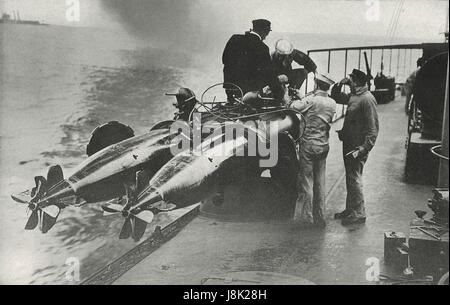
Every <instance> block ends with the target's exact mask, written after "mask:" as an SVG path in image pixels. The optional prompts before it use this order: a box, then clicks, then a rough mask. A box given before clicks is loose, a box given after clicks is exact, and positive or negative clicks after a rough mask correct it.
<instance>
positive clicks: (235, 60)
mask: <svg viewBox="0 0 450 305" xmlns="http://www.w3.org/2000/svg"><path fill="white" fill-rule="evenodd" d="M270 31H271V29H270V21H268V20H265V19H257V20H253V29H252V30H250V31H248V32H246V33H245V34H244V35H233V36H232V37H231V38H230V40H229V41H228V43H227V45H226V46H225V50H224V51H223V55H222V62H223V65H224V68H223V76H224V83H225V85H224V88H225V89H226V91H227V96H228V98H229V99H231V100H233V97H239V96H240V93H239V90H237V91H236V90H235V89H236V88H235V87H234V86H231V85H229V83H232V84H235V85H237V86H239V87H240V88H241V89H242V91H243V94H245V93H247V92H249V91H261V89H262V88H264V87H266V86H270V87H273V86H276V79H275V75H274V73H273V69H272V64H271V58H270V51H269V47H268V46H267V45H266V44H265V43H264V42H263V41H264V39H266V37H267V35H269V33H270Z"/></svg>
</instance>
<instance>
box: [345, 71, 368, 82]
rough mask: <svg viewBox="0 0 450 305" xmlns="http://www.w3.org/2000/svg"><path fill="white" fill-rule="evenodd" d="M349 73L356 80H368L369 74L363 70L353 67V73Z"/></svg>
mask: <svg viewBox="0 0 450 305" xmlns="http://www.w3.org/2000/svg"><path fill="white" fill-rule="evenodd" d="M349 75H350V76H351V77H352V78H354V79H356V80H360V81H363V82H367V75H366V73H364V72H363V71H361V70H358V69H353V71H352V73H350V74H349Z"/></svg>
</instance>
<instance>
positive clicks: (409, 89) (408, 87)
mask: <svg viewBox="0 0 450 305" xmlns="http://www.w3.org/2000/svg"><path fill="white" fill-rule="evenodd" d="M423 64H424V60H423V58H422V57H420V58H419V59H417V69H416V70H414V71H413V72H412V73H411V75H409V77H408V78H407V79H406V82H405V87H404V89H405V93H406V101H405V112H406V114H409V111H410V108H411V97H412V95H413V90H414V84H415V83H416V77H417V72H419V70H420V68H421V67H422V66H423Z"/></svg>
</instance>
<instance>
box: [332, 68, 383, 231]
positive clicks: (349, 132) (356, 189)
mask: <svg viewBox="0 0 450 305" xmlns="http://www.w3.org/2000/svg"><path fill="white" fill-rule="evenodd" d="M367 82H368V77H367V75H366V74H365V73H364V72H362V71H360V70H358V69H353V72H352V73H351V74H350V78H344V79H343V80H342V81H340V82H339V84H337V85H335V86H334V87H333V89H332V90H331V97H332V98H333V99H334V100H335V101H336V102H337V103H338V104H345V105H348V108H347V113H346V115H345V119H344V126H343V127H342V130H340V131H338V135H339V139H340V140H341V141H342V146H343V151H344V166H345V177H346V185H347V199H346V207H345V210H344V211H343V212H341V213H336V214H335V215H334V217H335V218H336V219H342V224H343V225H349V224H355V223H364V222H365V221H366V212H365V203H364V195H363V191H362V186H363V184H362V175H363V169H364V164H365V163H366V161H367V157H368V156H369V152H370V151H371V150H372V148H373V146H374V145H375V141H376V139H377V136H378V130H379V125H378V114H377V101H376V100H375V97H374V96H373V95H372V93H370V91H369V89H368V86H367ZM343 85H348V86H350V89H351V93H350V94H346V93H343V92H342V91H341V89H342V86H343Z"/></svg>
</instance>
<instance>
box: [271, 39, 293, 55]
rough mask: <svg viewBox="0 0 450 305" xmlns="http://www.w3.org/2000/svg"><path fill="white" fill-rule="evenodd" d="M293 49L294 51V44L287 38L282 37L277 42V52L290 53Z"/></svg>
mask: <svg viewBox="0 0 450 305" xmlns="http://www.w3.org/2000/svg"><path fill="white" fill-rule="evenodd" d="M292 51H294V46H293V45H292V43H290V42H289V41H287V40H285V39H280V40H278V41H277V42H276V43H275V52H277V53H278V54H280V55H290V54H291V53H292Z"/></svg>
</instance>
